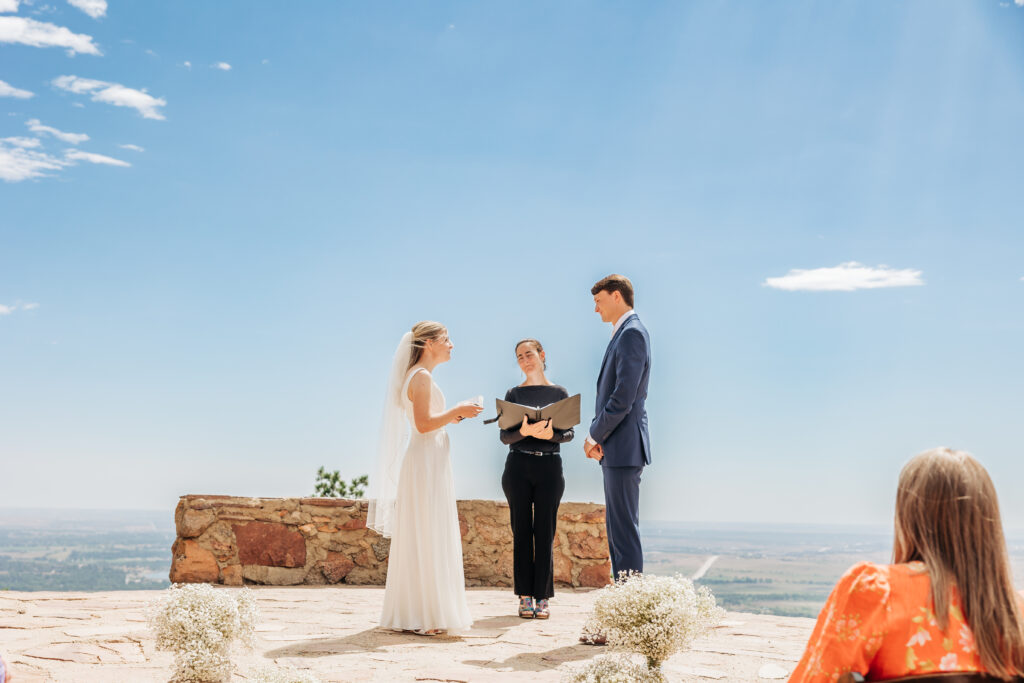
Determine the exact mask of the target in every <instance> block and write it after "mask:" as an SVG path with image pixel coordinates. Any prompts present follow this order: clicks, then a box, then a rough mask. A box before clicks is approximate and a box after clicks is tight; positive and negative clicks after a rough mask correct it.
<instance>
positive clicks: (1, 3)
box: [0, 0, 18, 12]
mask: <svg viewBox="0 0 1024 683" xmlns="http://www.w3.org/2000/svg"><path fill="white" fill-rule="evenodd" d="M17 11H18V0H0V12H17Z"/></svg>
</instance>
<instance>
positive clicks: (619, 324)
mask: <svg viewBox="0 0 1024 683" xmlns="http://www.w3.org/2000/svg"><path fill="white" fill-rule="evenodd" d="M635 315H636V311H634V310H633V309H632V308H631V309H629V310H628V311H626V312H625V313H623V314H622V315H620V316H619V319H618V320H616V321H615V324H614V325H612V339H614V338H615V335H616V334H617V333H618V331H619V328H620V327H622V326H623V325H624V324H625V323H626V321H627V320H629V319H630V318H632V317H633V316H635ZM585 441H586V444H587V446H596V445H597V442H596V441H594V437H592V436H591V435H590V432H587V438H586V440H585Z"/></svg>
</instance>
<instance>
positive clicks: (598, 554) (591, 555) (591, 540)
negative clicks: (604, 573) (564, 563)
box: [567, 531, 610, 560]
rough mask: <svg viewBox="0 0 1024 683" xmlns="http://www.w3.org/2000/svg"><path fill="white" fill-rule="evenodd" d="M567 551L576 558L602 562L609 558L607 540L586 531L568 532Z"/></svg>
mask: <svg viewBox="0 0 1024 683" xmlns="http://www.w3.org/2000/svg"><path fill="white" fill-rule="evenodd" d="M567 536H568V538H569V551H570V552H571V553H572V554H573V555H574V556H576V557H580V558H584V559H590V560H603V559H605V558H607V557H610V555H609V554H608V539H606V538H602V537H601V536H598V535H591V534H590V533H588V532H586V531H570V532H569V533H568V534H567Z"/></svg>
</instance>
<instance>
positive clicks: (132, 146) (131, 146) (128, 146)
mask: <svg viewBox="0 0 1024 683" xmlns="http://www.w3.org/2000/svg"><path fill="white" fill-rule="evenodd" d="M118 147H120V148H121V149H130V150H132V151H133V152H145V151H146V150H145V149H143V148H142V147H139V146H138V145H118Z"/></svg>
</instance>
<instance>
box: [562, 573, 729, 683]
mask: <svg viewBox="0 0 1024 683" xmlns="http://www.w3.org/2000/svg"><path fill="white" fill-rule="evenodd" d="M723 614H724V612H723V610H722V609H721V608H720V607H718V606H717V605H716V604H715V596H714V595H712V594H711V591H710V590H708V589H707V587H706V586H701V587H700V588H694V586H693V582H692V581H690V580H689V579H686V578H683V577H682V576H679V575H678V574H677V575H675V576H655V575H653V574H633V573H631V574H625V573H623V574H622V575H621V576H620V577H619V579H618V580H617V581H616V582H615V583H614V584H612V585H610V586H606V587H605V588H602V589H601V590H600V591H599V593H598V596H597V599H596V600H595V601H594V609H593V611H592V612H591V614H590V617H589V619H588V620H587V624H586V626H585V627H584V633H589V634H598V633H599V634H602V635H604V637H605V638H606V639H607V641H608V644H609V645H610V646H612V647H613V648H615V649H616V650H620V651H625V652H629V653H636V654H639V655H642V656H643V657H644V658H646V659H647V668H648V672H649V675H653V676H655V677H654V678H650V680H662V678H661V671H660V670H661V664H662V662H664V661H665V660H666V659H668V658H669V657H671V656H672V655H674V654H675V653H677V652H680V651H682V650H683V649H685V648H686V647H688V646H689V645H690V643H692V642H693V640H694V639H695V638H697V637H698V636H700V635H701V634H703V633H704V632H705V631H707V630H708V629H709V628H711V627H712V626H714V625H716V624H717V623H718V622H719V621H721V619H722V615H723ZM607 659H608V660H609V661H605V662H602V663H601V664H600V665H598V664H596V663H595V664H593V665H592V668H593V671H592V672H591V673H590V674H588V675H590V676H592V678H580V679H572V680H579V681H593V682H594V683H597V682H598V681H600V682H602V683H604V682H605V681H617V680H632V679H628V677H627V678H624V679H619V678H612V677H610V676H612V674H611V673H607V672H608V671H610V670H611V667H613V666H615V665H616V663H617V665H618V666H620V667H624V668H629V667H632V666H635V665H634V664H633V663H632V661H631V660H628V659H624V658H621V657H620V658H614V657H612V658H607ZM585 671H587V669H585V670H584V672H585ZM601 672H605V673H601ZM580 674H581V675H582V674H583V672H580ZM599 674H600V677H597V676H598V675H599ZM624 675H625V674H624ZM630 675H632V674H630ZM635 680H640V679H635ZM644 680H647V679H644Z"/></svg>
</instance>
